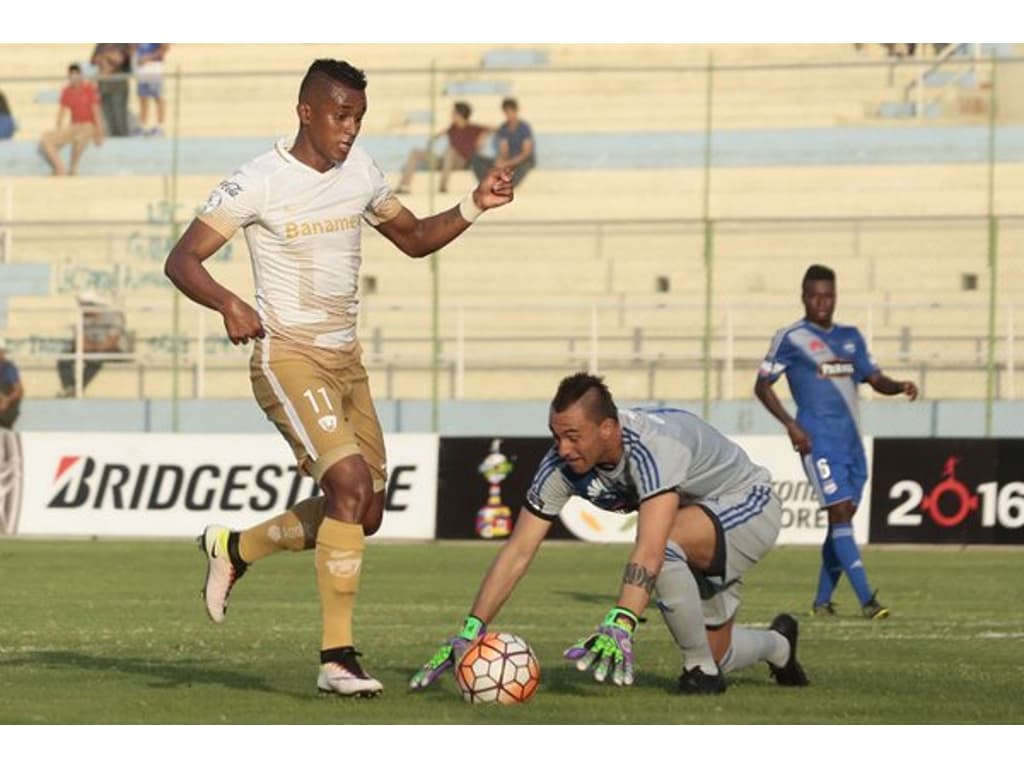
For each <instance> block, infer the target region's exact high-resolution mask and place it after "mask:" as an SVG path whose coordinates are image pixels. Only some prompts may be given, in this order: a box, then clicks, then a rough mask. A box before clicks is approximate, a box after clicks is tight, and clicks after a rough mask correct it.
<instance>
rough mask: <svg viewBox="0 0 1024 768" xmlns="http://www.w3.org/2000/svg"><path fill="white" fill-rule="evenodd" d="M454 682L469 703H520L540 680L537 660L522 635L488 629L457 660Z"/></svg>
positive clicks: (531, 692)
mask: <svg viewBox="0 0 1024 768" xmlns="http://www.w3.org/2000/svg"><path fill="white" fill-rule="evenodd" d="M455 682H456V683H457V684H458V686H459V690H460V691H462V698H463V699H465V700H466V701H468V702H471V703H474V704H476V703H481V702H497V703H498V704H522V703H523V702H524V701H526V700H527V699H529V698H530V697H531V696H533V694H534V693H535V692H536V690H537V685H538V684H539V683H540V662H539V661H537V655H536V654H535V653H534V652H533V649H532V648H530V645H529V643H527V642H526V641H525V640H523V638H521V637H517V636H516V635H512V634H509V633H508V632H488V633H486V634H485V635H483V636H482V637H480V638H478V639H477V640H475V641H474V642H473V644H472V645H471V646H469V648H468V649H467V650H466V652H465V653H464V654H463V655H462V658H461V659H459V664H458V666H457V667H456V668H455Z"/></svg>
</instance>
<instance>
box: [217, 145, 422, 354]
mask: <svg viewBox="0 0 1024 768" xmlns="http://www.w3.org/2000/svg"><path fill="white" fill-rule="evenodd" d="M291 144H292V141H291V140H289V139H281V140H279V141H278V142H277V143H276V144H275V145H274V148H273V149H272V150H270V151H269V152H266V153H264V154H262V155H260V156H259V157H256V158H254V159H253V160H250V161H249V162H247V163H246V164H245V165H243V166H242V167H241V168H240V169H239V170H238V171H236V172H235V173H234V174H233V175H232V176H231V177H230V178H229V179H227V180H226V181H222V182H221V183H220V184H219V185H218V186H217V188H216V189H214V190H213V191H212V192H211V193H210V196H209V198H208V199H207V201H206V204H205V205H204V206H203V207H202V209H201V211H200V212H199V215H198V217H197V218H198V219H199V220H200V221H202V222H203V223H204V224H206V225H207V226H210V227H212V228H213V229H215V230H216V231H217V232H218V233H220V234H221V235H223V236H224V237H225V238H228V239H230V238H231V237H232V235H234V233H235V232H236V231H237V230H238V228H239V227H242V228H243V229H244V231H245V240H246V243H247V244H248V246H249V254H250V256H251V258H252V267H253V280H254V282H255V286H256V308H257V311H258V312H259V314H260V319H261V320H262V321H263V324H264V327H266V328H267V329H268V331H269V332H270V335H271V336H272V337H280V338H284V339H288V340H289V341H294V342H298V343H300V344H312V345H313V346H317V347H325V348H329V349H338V348H342V347H347V346H349V345H351V344H352V343H353V342H354V341H355V338H356V318H357V317H358V314H359V298H358V295H357V294H358V288H359V267H360V265H361V264H362V223H363V221H366V222H367V223H368V224H370V225H371V226H377V225H379V224H383V223H385V222H387V221H389V220H391V219H393V218H394V217H395V216H397V215H398V213H399V212H400V211H401V209H402V205H401V203H400V202H398V200H397V199H396V198H395V196H394V194H393V193H392V191H391V189H390V188H389V187H388V184H387V181H386V180H385V178H384V174H382V173H381V172H380V169H379V168H377V165H376V163H374V161H373V159H372V158H371V157H370V156H369V155H368V154H367V153H366V152H364V151H363V150H362V149H360V148H359V147H352V149H351V150H350V151H349V154H348V157H346V159H345V160H344V162H342V163H340V164H339V165H336V166H334V167H333V168H331V169H329V170H327V171H325V172H324V173H320V172H319V171H317V170H315V169H313V168H311V167H310V166H308V165H306V164H305V163H303V162H302V161H300V160H298V159H297V158H295V157H294V156H293V155H292V154H291V152H290V151H289V150H290V149H291Z"/></svg>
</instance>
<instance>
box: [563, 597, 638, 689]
mask: <svg viewBox="0 0 1024 768" xmlns="http://www.w3.org/2000/svg"><path fill="white" fill-rule="evenodd" d="M638 621H639V619H637V616H636V614H635V613H633V612H632V611H630V610H629V609H628V608H622V607H619V606H616V607H615V608H612V609H611V610H610V611H608V614H607V615H606V616H605V617H604V621H602V622H601V624H600V626H598V628H597V631H596V632H594V633H593V634H592V635H590V636H589V637H586V638H584V639H582V640H580V641H579V642H578V643H576V644H575V645H573V646H572V647H570V648H568V649H566V651H565V658H567V659H569V660H570V661H575V662H576V669H578V670H579V671H580V672H586V671H587V670H588V669H592V670H593V671H594V679H595V680H597V682H599V683H603V682H604V681H605V679H606V678H607V677H608V675H609V673H610V674H611V677H612V682H613V683H615V684H616V685H632V684H633V631H634V630H635V629H636V625H637V623H638Z"/></svg>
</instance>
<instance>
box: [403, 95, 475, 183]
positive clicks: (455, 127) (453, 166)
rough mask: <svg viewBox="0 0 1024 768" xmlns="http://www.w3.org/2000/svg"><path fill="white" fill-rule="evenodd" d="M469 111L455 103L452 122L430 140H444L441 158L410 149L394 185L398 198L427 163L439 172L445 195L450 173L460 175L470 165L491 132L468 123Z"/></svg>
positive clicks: (461, 102)
mask: <svg viewBox="0 0 1024 768" xmlns="http://www.w3.org/2000/svg"><path fill="white" fill-rule="evenodd" d="M471 114H472V108H471V107H470V106H469V104H467V103H466V102H464V101H457V102H455V106H454V107H453V108H452V122H451V125H449V126H448V127H447V128H446V129H445V130H443V131H439V132H438V133H437V134H436V135H435V136H434V141H437V140H438V139H440V138H441V137H442V136H447V137H448V147H447V148H446V149H445V151H444V154H443V155H441V157H438V156H437V155H431V153H430V152H429V149H414V150H412V152H410V153H409V157H408V159H407V160H406V161H405V167H404V168H402V178H401V179H400V180H399V182H398V187H397V188H396V189H395V192H396V193H397V194H399V195H405V194H408V193H409V184H410V182H411V181H412V176H413V174H414V173H415V172H416V171H417V170H423V169H425V168H426V167H427V162H428V161H429V162H430V164H431V167H432V168H434V169H437V168H440V169H441V182H440V185H439V187H438V191H439V192H447V191H448V179H449V178H451V174H452V171H464V170H466V169H467V168H469V165H470V163H471V162H472V161H473V158H474V157H475V156H476V154H477V152H478V151H479V150H480V144H481V143H482V140H483V138H484V137H485V136H486V135H487V134H488V133H491V132H492V131H493V130H494V129H493V128H488V127H486V126H483V125H477V124H476V123H471V122H470V121H469V116H470V115H471Z"/></svg>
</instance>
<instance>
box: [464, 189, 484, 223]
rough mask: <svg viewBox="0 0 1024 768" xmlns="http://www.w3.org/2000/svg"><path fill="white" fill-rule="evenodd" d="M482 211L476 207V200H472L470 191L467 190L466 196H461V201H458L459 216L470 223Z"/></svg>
mask: <svg viewBox="0 0 1024 768" xmlns="http://www.w3.org/2000/svg"><path fill="white" fill-rule="evenodd" d="M483 212H484V210H483V208H477V207H476V202H475V201H474V200H473V193H472V192H468V193H467V194H466V196H465V197H464V198H462V202H460V203H459V216H461V217H462V218H464V219H465V220H466V221H468V222H469V223H470V224H472V223H473V222H474V221H476V220H477V219H478V218H479V216H480V214H481V213H483Z"/></svg>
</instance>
